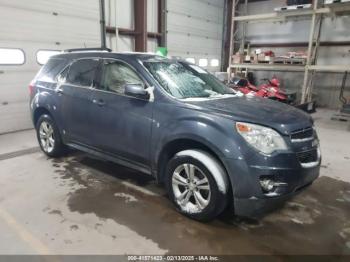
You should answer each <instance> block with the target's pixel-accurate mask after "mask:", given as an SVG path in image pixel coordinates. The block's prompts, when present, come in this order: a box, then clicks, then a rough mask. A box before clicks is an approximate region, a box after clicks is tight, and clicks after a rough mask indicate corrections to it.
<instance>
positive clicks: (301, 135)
mask: <svg viewBox="0 0 350 262" xmlns="http://www.w3.org/2000/svg"><path fill="white" fill-rule="evenodd" d="M313 136H314V129H313V128H312V127H308V128H304V129H299V130H295V131H293V132H292V134H291V135H290V137H291V139H292V141H293V140H300V139H308V138H310V139H312V138H313Z"/></svg>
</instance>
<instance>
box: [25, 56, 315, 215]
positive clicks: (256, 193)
mask: <svg viewBox="0 0 350 262" xmlns="http://www.w3.org/2000/svg"><path fill="white" fill-rule="evenodd" d="M30 94H31V99H30V107H31V112H32V118H33V122H34V125H35V127H36V130H37V137H38V141H39V144H40V147H41V148H42V150H43V151H44V153H45V154H47V155H48V156H50V157H57V156H60V155H62V154H63V153H64V152H65V149H66V147H72V148H76V149H79V150H82V151H85V152H88V153H90V154H94V155H96V156H98V157H102V158H104V159H106V160H110V161H114V162H116V163H119V164H121V165H125V166H127V167H130V168H134V169H137V170H139V171H141V172H143V173H146V174H149V175H151V176H153V177H154V178H155V179H156V180H157V181H158V182H159V183H161V184H165V186H166V188H167V191H168V193H169V197H170V199H171V200H172V201H173V203H174V204H175V206H176V208H177V209H178V210H179V212H181V213H183V214H185V215H187V216H189V217H191V218H194V219H197V220H202V221H203V220H209V219H212V218H214V217H216V216H217V215H219V214H220V213H221V212H222V211H223V210H224V209H225V208H228V207H231V208H232V207H233V209H234V212H235V214H236V215H239V216H258V215H260V214H263V213H265V212H266V211H267V210H269V209H271V208H274V207H276V206H277V205H278V204H280V203H283V202H284V201H285V200H286V199H288V198H289V197H291V196H293V195H294V194H296V193H297V192H299V191H300V190H301V189H303V188H306V187H307V186H309V185H310V184H311V183H312V182H313V181H314V180H315V179H316V178H317V177H318V175H319V169H320V162H321V156H320V149H319V143H318V138H317V134H316V131H315V129H314V126H313V120H312V118H311V117H310V116H309V115H307V114H306V113H304V112H302V111H300V110H298V109H295V108H293V107H291V106H288V105H285V104H282V103H279V102H274V101H271V100H267V99H259V98H254V97H246V96H243V95H241V94H239V93H235V92H234V91H233V90H231V89H229V88H227V87H226V86H225V85H223V84H222V83H220V82H219V81H218V80H217V79H216V78H215V77H214V76H212V75H211V74H210V73H208V72H207V71H205V70H203V69H202V68H200V67H198V66H196V65H193V64H189V63H186V62H182V61H176V60H171V59H167V58H164V57H159V56H155V55H151V54H139V53H124V54H118V53H111V52H102V51H98V52H97V51H96V52H92V51H90V52H87V51H80V52H77V51H74V52H72V51H70V52H65V53H62V54H59V55H56V56H54V57H52V58H51V59H50V60H49V61H48V63H47V64H46V65H45V66H44V67H43V68H42V69H41V70H40V72H39V73H38V74H37V76H36V77H35V79H34V80H33V81H32V82H31V84H30Z"/></svg>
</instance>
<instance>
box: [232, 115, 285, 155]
mask: <svg viewBox="0 0 350 262" xmlns="http://www.w3.org/2000/svg"><path fill="white" fill-rule="evenodd" d="M236 130H237V132H238V133H239V134H240V135H241V136H242V137H243V138H244V139H245V141H247V142H248V144H250V145H251V146H252V147H254V148H255V149H256V150H258V151H260V152H262V153H264V154H271V153H272V152H274V151H276V150H286V149H287V145H286V143H285V142H284V140H283V138H282V136H281V135H280V134H278V133H277V132H276V131H275V130H273V129H271V128H268V127H264V126H259V125H254V124H249V123H242V122H237V123H236Z"/></svg>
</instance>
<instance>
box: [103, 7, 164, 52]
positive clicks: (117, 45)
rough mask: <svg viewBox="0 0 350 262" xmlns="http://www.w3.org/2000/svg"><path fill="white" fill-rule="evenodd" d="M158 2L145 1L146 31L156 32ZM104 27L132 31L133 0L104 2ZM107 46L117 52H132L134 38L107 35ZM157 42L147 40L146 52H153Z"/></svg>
mask: <svg viewBox="0 0 350 262" xmlns="http://www.w3.org/2000/svg"><path fill="white" fill-rule="evenodd" d="M157 12H158V1H157V0H147V31H148V32H157V31H158V17H157V15H158V13H157ZM106 25H107V26H111V27H117V28H125V29H132V30H133V29H134V0H122V1H120V0H106ZM107 45H108V47H110V48H112V50H113V51H117V52H124V51H125V52H130V51H133V50H134V47H135V43H134V38H133V37H130V36H123V35H115V34H107ZM157 46H158V45H157V40H155V39H148V42H147V51H148V52H155V51H156V49H157Z"/></svg>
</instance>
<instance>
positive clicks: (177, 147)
mask: <svg viewBox="0 0 350 262" xmlns="http://www.w3.org/2000/svg"><path fill="white" fill-rule="evenodd" d="M191 149H197V150H200V151H204V152H206V153H208V154H210V155H211V156H212V157H214V158H215V160H216V161H217V162H218V163H219V164H220V165H221V166H222V168H223V170H224V171H225V173H226V174H225V175H226V176H227V177H226V178H227V179H226V181H227V187H228V188H227V189H228V194H227V195H228V196H231V195H232V194H231V193H230V192H232V185H231V180H230V179H229V177H228V176H229V175H228V172H227V168H226V166H225V164H224V162H223V161H222V160H221V158H220V153H219V152H216V150H214V149H212V147H210V145H207V144H206V143H203V142H202V141H198V140H195V139H193V138H191V139H188V138H177V139H175V140H172V141H169V142H168V143H167V144H165V146H164V147H163V148H162V150H161V152H160V153H159V155H158V158H157V165H156V166H157V172H156V176H157V180H158V182H160V183H164V182H165V181H164V179H165V177H166V176H165V172H166V167H167V163H168V162H169V160H170V159H171V158H172V157H173V156H175V155H176V154H177V153H179V152H181V151H185V150H191Z"/></svg>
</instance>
